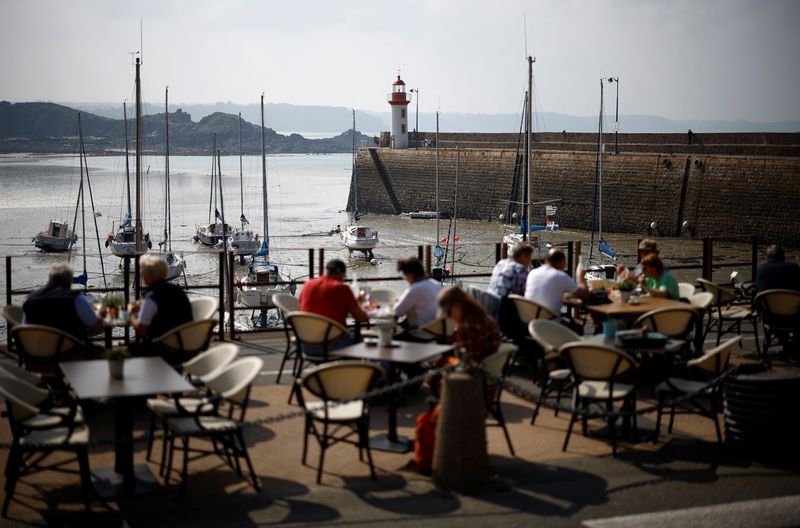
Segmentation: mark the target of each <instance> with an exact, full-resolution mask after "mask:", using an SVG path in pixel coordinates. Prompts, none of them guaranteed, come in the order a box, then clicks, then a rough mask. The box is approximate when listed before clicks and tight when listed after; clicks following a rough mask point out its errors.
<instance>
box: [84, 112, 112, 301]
mask: <svg viewBox="0 0 800 528" xmlns="http://www.w3.org/2000/svg"><path fill="white" fill-rule="evenodd" d="M78 137H79V139H80V156H81V157H82V158H83V161H82V163H81V211H83V209H84V207H83V204H84V192H83V171H84V169H85V171H86V186H87V187H88V188H89V203H90V204H91V206H92V220H93V221H94V235H95V240H96V241H97V255H98V257H99V258H100V271H101V273H102V274H103V287H104V288H107V287H108V283H107V282H106V268H105V264H104V263H103V248H102V247H101V246H100V228H99V227H98V226H97V214H96V211H95V208H94V195H93V193H92V180H91V179H90V178H89V160H88V159H87V158H86V146H85V145H84V143H83V128H82V127H81V114H80V112H78ZM82 222H83V273H84V275H85V274H86V218H85V217H84V218H83V219H82ZM86 284H87V283H86V282H84V284H83V287H84V289H86Z"/></svg>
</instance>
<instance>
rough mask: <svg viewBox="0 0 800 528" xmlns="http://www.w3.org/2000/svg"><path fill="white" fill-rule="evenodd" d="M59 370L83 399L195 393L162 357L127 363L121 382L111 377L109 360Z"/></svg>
mask: <svg viewBox="0 0 800 528" xmlns="http://www.w3.org/2000/svg"><path fill="white" fill-rule="evenodd" d="M59 366H60V367H61V370H62V372H64V376H65V377H66V379H67V382H68V383H69V384H70V386H71V387H72V388H73V389H74V390H75V392H76V393H77V394H78V397H79V398H81V399H93V398H125V397H132V396H152V395H155V394H163V393H173V392H184V391H191V390H194V387H193V386H192V384H191V383H189V382H188V381H186V379H184V378H183V376H181V375H180V374H178V373H177V372H176V371H175V369H173V368H172V367H170V366H169V364H168V363H167V362H166V361H164V360H163V359H161V358H160V357H141V358H130V359H126V360H125V374H124V378H123V379H121V380H118V379H114V378H112V377H111V374H110V373H109V369H108V360H107V359H93V360H89V361H65V362H63V363H60V364H59Z"/></svg>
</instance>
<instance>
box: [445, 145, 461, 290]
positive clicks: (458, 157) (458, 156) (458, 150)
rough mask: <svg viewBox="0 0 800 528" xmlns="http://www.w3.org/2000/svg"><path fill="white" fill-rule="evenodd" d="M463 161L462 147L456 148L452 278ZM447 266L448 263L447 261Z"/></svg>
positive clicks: (454, 265) (454, 271)
mask: <svg viewBox="0 0 800 528" xmlns="http://www.w3.org/2000/svg"><path fill="white" fill-rule="evenodd" d="M460 159H461V147H456V178H455V182H454V183H455V192H454V193H453V264H452V265H451V266H450V276H451V277H452V276H453V275H455V273H456V223H457V220H456V219H457V218H458V164H459V161H460ZM445 264H447V261H445Z"/></svg>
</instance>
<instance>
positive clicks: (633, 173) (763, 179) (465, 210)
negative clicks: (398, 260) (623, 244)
mask: <svg viewBox="0 0 800 528" xmlns="http://www.w3.org/2000/svg"><path fill="white" fill-rule="evenodd" d="M577 135H578V134H576V136H577ZM475 136H482V139H485V138H486V136H487V135H475ZM488 136H490V138H491V139H492V140H495V139H497V138H496V136H499V135H498V134H492V135H488ZM588 136H590V135H587V139H589V138H588ZM653 136H655V135H653ZM659 136H660V135H659ZM664 136H669V135H666V134H665V135H664ZM726 136H739V135H726ZM778 136H794V135H793V134H779V135H778ZM444 137H445V136H444V135H440V149H439V187H440V190H439V194H440V200H441V204H440V205H441V209H442V210H447V211H451V212H452V209H453V204H454V200H453V198H454V189H455V179H456V164H458V168H459V170H458V200H457V208H458V210H457V211H456V215H457V216H458V217H460V218H471V219H482V220H487V221H497V220H498V217H499V215H500V214H503V213H505V214H507V215H510V214H511V213H513V212H515V211H518V210H519V205H516V204H514V203H513V202H521V201H523V191H522V182H523V179H522V175H521V168H518V169H517V170H516V173H517V176H516V177H515V166H516V165H517V164H518V163H519V162H520V160H521V157H520V156H519V154H518V152H517V150H516V149H515V148H514V149H511V148H509V149H501V148H497V149H487V148H482V149H477V148H464V149H461V148H460V149H456V148H450V147H445V146H444V145H445V142H444ZM462 139H464V138H462ZM595 139H596V136H595ZM647 139H648V140H652V138H651V137H648V138H647ZM728 139H733V138H728ZM743 139H745V140H746V139H747V138H743ZM515 141H516V139H515ZM464 143H467V141H464ZM797 143H799V144H800V141H798V142H797ZM413 144H414V143H413V138H412V140H411V141H410V145H412V146H413ZM642 144H644V143H642ZM649 144H650V145H653V143H649ZM733 144H734V143H733V142H732V141H731V142H730V143H727V145H728V146H727V147H726V149H727V151H728V152H729V153H728V154H707V153H701V154H686V153H680V154H676V153H671V154H670V153H666V154H665V153H658V152H649V153H636V152H633V153H631V152H621V153H620V154H619V155H617V156H614V155H605V156H604V158H603V187H602V191H603V192H602V204H603V212H604V214H603V226H602V227H603V230H604V231H607V232H621V233H640V234H648V233H651V234H655V235H658V236H688V235H691V236H710V237H719V238H726V239H734V238H738V237H744V236H750V235H756V236H758V238H759V240H760V241H762V242H763V243H766V242H778V243H782V244H785V245H788V246H794V247H797V246H800V214H799V213H798V204H800V158H796V157H780V156H770V157H765V156H758V157H755V156H743V155H736V154H733V153H732V152H733V151H736V149H735V148H731V147H730V145H733ZM595 145H596V144H595ZM612 145H613V143H612ZM742 145H744V146H750V145H754V143H743V144H742ZM770 145H772V146H775V145H780V143H771V144H770ZM686 146H688V145H686ZM783 146H784V147H786V148H787V149H793V148H795V146H794V145H793V144H790V142H787V143H786V144H784V145H783ZM538 147H539V145H538V144H537V145H536V149H535V150H534V163H533V169H532V174H533V178H532V181H533V201H534V202H545V201H548V200H559V201H558V202H555V205H557V207H558V214H557V219H558V221H559V222H560V224H561V226H562V227H564V228H571V229H585V230H588V229H591V227H592V225H591V223H592V200H593V194H594V191H595V177H596V159H597V155H596V152H591V151H581V150H574V151H561V150H543V149H539V148H538ZM595 148H596V146H595ZM435 158H436V154H435V149H433V148H420V149H419V150H414V149H413V148H412V149H409V150H391V149H383V148H369V149H367V148H362V149H359V151H358V155H357V159H356V171H357V182H358V202H359V203H358V206H359V207H358V208H359V209H360V210H362V211H365V212H372V213H379V214H399V213H401V212H410V211H420V210H435V208H436V204H435V166H436V162H435ZM351 200H352V194H351ZM510 203H511V205H509V204H510ZM350 205H352V204H350ZM544 208H545V205H544V204H540V205H537V206H536V207H535V210H534V218H533V220H532V223H534V224H537V223H544V220H545V213H544ZM652 222H655V223H656V229H655V232H652V231H650V230H649V227H650V224H651V223H652ZM684 224H685V225H684Z"/></svg>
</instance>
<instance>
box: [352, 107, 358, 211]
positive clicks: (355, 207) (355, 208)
mask: <svg viewBox="0 0 800 528" xmlns="http://www.w3.org/2000/svg"><path fill="white" fill-rule="evenodd" d="M357 217H358V181H357V180H356V110H355V108H354V109H353V218H354V219H356V220H355V222H356V223H358V219H357Z"/></svg>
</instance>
